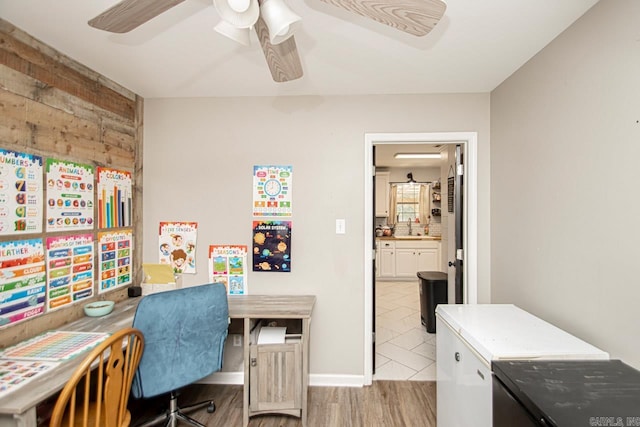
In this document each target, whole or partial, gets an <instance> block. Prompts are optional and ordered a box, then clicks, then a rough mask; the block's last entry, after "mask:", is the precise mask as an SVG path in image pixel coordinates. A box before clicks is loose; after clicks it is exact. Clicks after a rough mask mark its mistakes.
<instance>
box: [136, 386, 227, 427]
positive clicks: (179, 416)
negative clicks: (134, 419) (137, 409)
mask: <svg viewBox="0 0 640 427" xmlns="http://www.w3.org/2000/svg"><path fill="white" fill-rule="evenodd" d="M205 406H206V407H207V412H208V413H210V414H212V413H213V412H215V410H216V405H215V403H213V400H205V401H202V402H198V403H194V404H193V405H189V406H185V407H184V408H179V407H178V397H177V395H176V393H175V392H171V398H170V400H169V410H168V411H166V412H165V413H164V414H162V415H159V416H157V417H156V418H154V419H152V420H149V421H145V422H144V423H142V424H137V425H136V427H150V426H155V425H157V424H160V423H163V425H164V426H165V427H177V426H178V421H183V422H185V423H187V424H189V425H192V426H194V427H207V426H205V425H204V424H201V423H199V422H198V421H196V420H194V419H193V418H191V417H190V416H188V415H186V413H188V412H191V411H195V410H197V409H200V408H204V407H205Z"/></svg>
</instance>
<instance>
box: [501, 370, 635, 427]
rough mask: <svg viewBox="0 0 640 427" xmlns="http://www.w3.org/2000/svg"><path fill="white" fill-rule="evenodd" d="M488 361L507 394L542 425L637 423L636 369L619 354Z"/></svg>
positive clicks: (614, 424)
mask: <svg viewBox="0 0 640 427" xmlns="http://www.w3.org/2000/svg"><path fill="white" fill-rule="evenodd" d="M492 367H493V372H494V375H495V377H496V378H497V379H499V380H500V381H501V382H502V383H503V384H504V385H505V386H506V387H507V389H509V391H510V392H511V394H512V395H513V396H514V397H515V398H516V399H517V400H518V401H519V402H520V403H521V404H522V405H523V406H524V407H526V408H527V410H528V411H529V412H530V414H531V415H533V416H534V418H536V419H538V420H540V419H541V418H543V419H544V421H545V422H546V423H547V425H550V426H557V427H573V426H576V427H577V426H580V427H583V426H584V427H586V426H625V427H626V426H640V371H638V370H636V369H633V368H632V367H630V366H629V365H626V364H625V363H623V362H621V361H620V360H593V361H589V360H571V361H549V360H547V361H508V360H504V361H494V362H493V363H492ZM543 425H544V424H543Z"/></svg>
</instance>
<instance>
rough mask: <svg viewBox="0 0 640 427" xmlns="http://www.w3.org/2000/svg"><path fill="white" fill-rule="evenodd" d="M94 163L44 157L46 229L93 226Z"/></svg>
mask: <svg viewBox="0 0 640 427" xmlns="http://www.w3.org/2000/svg"><path fill="white" fill-rule="evenodd" d="M93 176H94V173H93V166H90V165H83V164H80V163H74V162H67V161H63V160H55V159H47V231H63V230H91V229H93Z"/></svg>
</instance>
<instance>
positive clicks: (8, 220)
mask: <svg viewBox="0 0 640 427" xmlns="http://www.w3.org/2000/svg"><path fill="white" fill-rule="evenodd" d="M40 232H42V157H40V156H34V155H31V154H25V153H18V152H15V151H10V150H3V149H0V235H5V236H6V235H11V234H24V233H40Z"/></svg>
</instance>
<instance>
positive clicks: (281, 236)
mask: <svg viewBox="0 0 640 427" xmlns="http://www.w3.org/2000/svg"><path fill="white" fill-rule="evenodd" d="M253 271H282V272H287V273H289V272H291V221H253Z"/></svg>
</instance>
